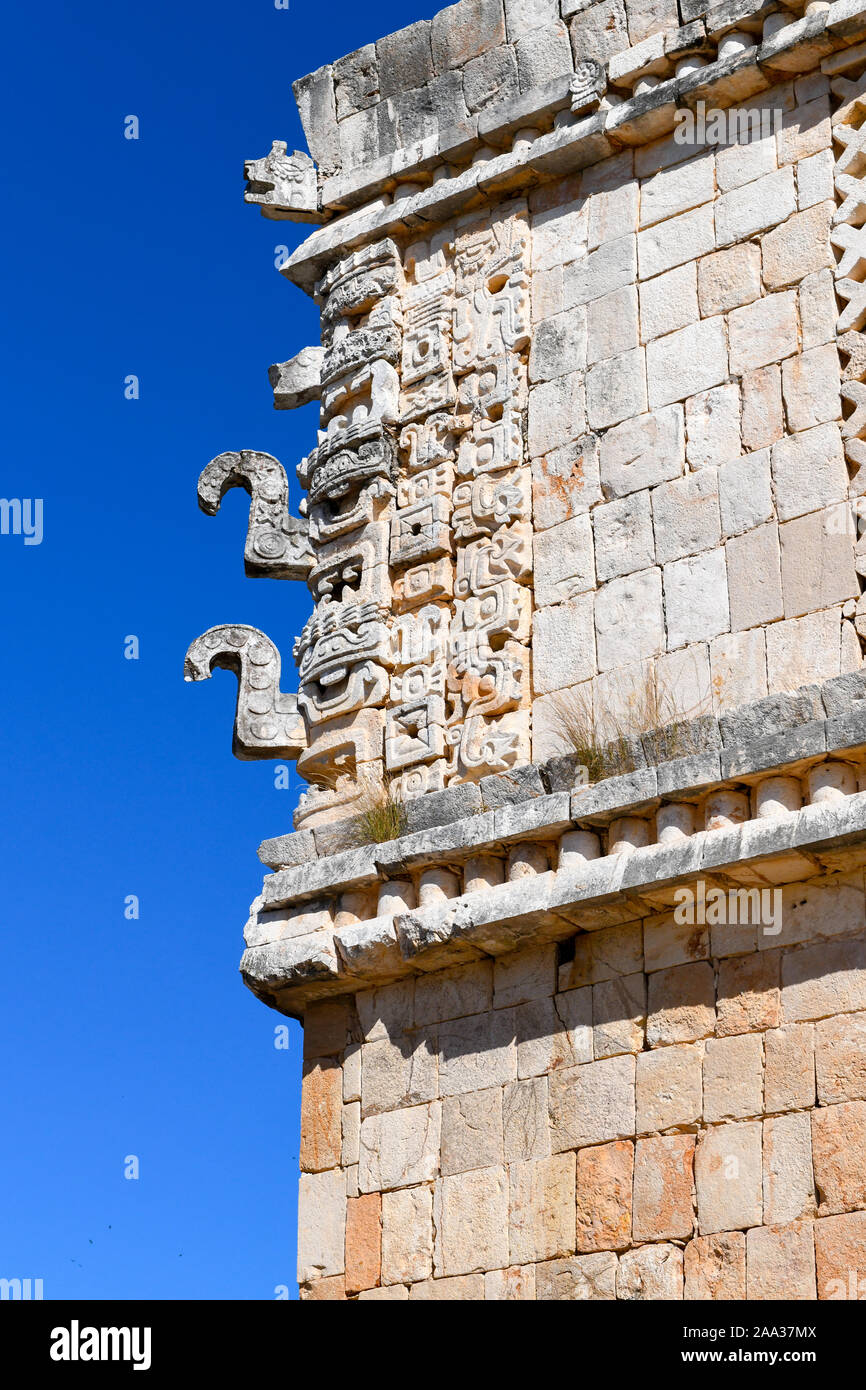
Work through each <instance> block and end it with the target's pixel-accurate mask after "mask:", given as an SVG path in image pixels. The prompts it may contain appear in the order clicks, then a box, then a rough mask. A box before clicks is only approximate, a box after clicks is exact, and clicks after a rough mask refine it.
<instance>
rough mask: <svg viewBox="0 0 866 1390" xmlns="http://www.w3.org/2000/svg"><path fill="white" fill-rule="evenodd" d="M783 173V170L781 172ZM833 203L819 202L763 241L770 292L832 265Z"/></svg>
mask: <svg viewBox="0 0 866 1390" xmlns="http://www.w3.org/2000/svg"><path fill="white" fill-rule="evenodd" d="M780 172H781V171H780ZM833 210H834V204H833V203H832V202H831V201H829V200H828V201H827V202H823V203H817V204H816V205H815V206H814V207H811V208H807V209H806V211H805V212H798V213H795V214H794V216H793V217H789V218H788V221H787V222H785V223H784V225H783V226H781V227H776V228H775V230H774V231H772V232H768V233H767V235H766V236H763V237H762V238H761V261H762V267H763V278H764V285H765V286H766V288H767V289H768V290H778V289H782V288H783V287H784V286H786V285H794V284H796V283H797V282H798V281H799V280H802V279H803V276H804V275H810V274H813V273H814V272H815V271H818V270H823V268H824V267H825V266H833V265H834V264H835V262H834V259H833V252H832V251H831V249H830V223H831V221H832V217H833Z"/></svg>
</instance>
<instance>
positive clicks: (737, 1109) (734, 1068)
mask: <svg viewBox="0 0 866 1390" xmlns="http://www.w3.org/2000/svg"><path fill="white" fill-rule="evenodd" d="M763 1052H764V1049H763V1044H762V1041H761V1038H760V1035H759V1034H757V1033H742V1034H740V1035H739V1036H738V1037H730V1038H710V1039H709V1041H708V1042H707V1049H706V1053H705V1054H704V1119H705V1120H707V1121H708V1122H710V1123H712V1122H714V1121H717V1120H731V1119H742V1118H744V1117H745V1116H747V1115H760V1113H761V1111H762V1110H763V1103H764V1096H763V1090H764V1086H763V1081H764V1073H763V1061H764V1059H763Z"/></svg>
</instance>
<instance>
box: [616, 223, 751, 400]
mask: <svg viewBox="0 0 866 1390" xmlns="http://www.w3.org/2000/svg"><path fill="white" fill-rule="evenodd" d="M664 225H665V226H668V225H672V224H668V223H665V224H664ZM740 312H741V311H740ZM646 352H647V391H648V395H649V403H650V407H651V408H652V409H656V408H657V407H658V406H662V405H668V404H669V403H670V402H671V401H682V400H685V398H686V397H687V396H692V395H694V394H695V392H696V391H706V390H707V389H708V388H709V387H711V386H717V385H718V384H719V382H721V381H724V380H725V378H726V376H727V375H728V349H727V342H726V340H725V325H724V320H723V319H722V318H721V316H717V317H715V318H710V319H702V320H701V321H700V323H693V324H689V326H688V327H687V328H681V329H680V330H679V332H677V333H671V334H669V335H668V336H667V337H666V338H657V339H654V341H653V342H651V343H648V344H647V349H646ZM630 413H634V412H630Z"/></svg>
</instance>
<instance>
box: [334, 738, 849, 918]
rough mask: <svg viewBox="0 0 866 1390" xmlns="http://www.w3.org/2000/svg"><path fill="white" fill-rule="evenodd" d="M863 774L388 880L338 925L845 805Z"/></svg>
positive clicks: (816, 771) (818, 778)
mask: <svg viewBox="0 0 866 1390" xmlns="http://www.w3.org/2000/svg"><path fill="white" fill-rule="evenodd" d="M861 783H864V784H866V778H864V774H863V773H859V774H858V769H857V768H856V767H855V766H854V765H853V764H851V763H847V762H843V761H841V760H837V759H832V760H829V761H827V762H823V763H819V764H818V765H817V766H815V767H813V768H810V769H809V771H808V772H806V773H805V774H804V775H803V776H802V777H794V776H791V775H781V776H770V777H765V778H763V779H762V780H761V781H760V782H758V783H756V785H755V786H754V787H753V788H752V789H751V791H750V792H746V791H738V790H736V789H729V788H724V787H723V788H720V789H719V790H718V791H713V792H710V793H709V795H708V796H707V797H706V798H705V799H704V801H703V803H698V804H694V803H692V802H690V801H671V802H668V803H666V804H665V805H664V806H660V807H659V808H658V810H657V811H656V812H655V814H654V815H652V816H640V815H629V816H619V817H617V818H616V819H615V820H613V821H611V823H610V825H609V826H608V827H607V828H606V830H604V829H601V828H600V829H598V830H568V831H566V832H565V834H563V835H562V836H560V838H559V841H558V844H557V843H554V842H553V841H549V842H546V843H544V842H534V841H533V842H528V841H521V842H520V843H518V844H515V845H512V846H511V847H510V848H509V850H508V853H507V856H503V855H499V854H493V853H482V854H477V855H473V856H472V857H471V858H469V859H467V860H466V862H465V864H464V865H463V866H462V873H461V872H460V871H458V869H457V868H456V867H454V868H442V867H435V868H429V869H423V870H422V871H421V873H420V874H419V875H418V877H417V881H416V880H413V879H412V878H408V877H407V878H399V879H389V880H387V881H386V882H385V883H383V884H382V885H381V886H380V888H379V891H378V897H377V898H376V899H375V901H374V900H373V895H372V894H371V893H344V894H342V895H341V897H340V900H339V906H338V909H337V915H336V926H337V927H340V926H348V925H351V924H353V923H355V922H359V921H364V920H368V919H369V918H371V917H374V916H375V917H394V916H399V915H401V914H402V913H405V912H411V911H413V910H414V909H415V908H424V907H430V906H432V905H433V904H435V903H439V902H443V901H446V900H450V899H452V898H458V897H460V896H461V895H462V894H463V893H476V892H481V891H484V890H485V889H490V888H496V887H498V886H499V885H500V884H503V883H506V882H509V883H513V882H515V881H516V880H518V879H522V878H528V877H533V876H535V875H536V874H542V873H546V872H547V870H548V869H551V868H577V867H579V866H580V865H581V864H585V863H588V862H589V861H590V860H593V859H600V858H602V857H603V856H604V855H616V854H631V853H633V852H634V851H635V850H638V849H643V848H645V847H646V846H648V845H651V844H662V845H666V844H674V843H676V842H677V841H679V840H684V839H687V838H688V837H689V836H691V835H694V834H696V833H697V832H698V831H700V830H706V831H713V830H730V829H734V828H735V827H736V826H738V825H741V824H742V823H743V822H744V821H748V820H755V819H757V820H771V819H774V818H777V817H779V816H785V815H788V814H790V813H792V812H796V811H799V810H800V809H801V808H802V807H803V806H804V805H811V806H815V805H820V804H821V803H826V802H832V801H837V800H840V799H841V798H843V797H846V796H851V795H853V794H854V793H855V792H856V791H857V790H858V787H859V786H860V784H861Z"/></svg>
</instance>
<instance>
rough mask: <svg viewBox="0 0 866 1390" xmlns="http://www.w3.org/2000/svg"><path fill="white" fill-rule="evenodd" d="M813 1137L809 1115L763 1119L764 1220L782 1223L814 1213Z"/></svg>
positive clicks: (771, 1222)
mask: <svg viewBox="0 0 866 1390" xmlns="http://www.w3.org/2000/svg"><path fill="white" fill-rule="evenodd" d="M814 1214H815V1190H814V1186H813V1182H812V1137H811V1131H810V1124H809V1116H808V1115H777V1116H776V1118H775V1119H772V1120H765V1121H764V1222H765V1223H766V1225H768V1226H781V1225H784V1224H785V1223H786V1222H788V1221H797V1220H799V1218H800V1217H802V1216H814Z"/></svg>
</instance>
